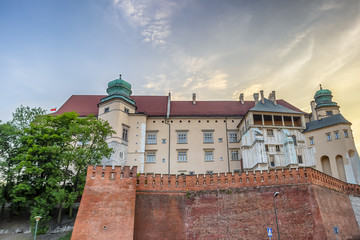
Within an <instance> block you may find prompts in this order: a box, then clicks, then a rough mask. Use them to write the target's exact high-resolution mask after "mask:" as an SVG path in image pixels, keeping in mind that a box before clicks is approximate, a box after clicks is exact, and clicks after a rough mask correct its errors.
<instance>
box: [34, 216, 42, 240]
mask: <svg viewBox="0 0 360 240" xmlns="http://www.w3.org/2000/svg"><path fill="white" fill-rule="evenodd" d="M34 218H35V220H36V225H35V234H34V240H36V231H37V226H38V222H39V220H40V218H41V216H36V217H34Z"/></svg>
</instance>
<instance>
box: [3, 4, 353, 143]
mask: <svg viewBox="0 0 360 240" xmlns="http://www.w3.org/2000/svg"><path fill="white" fill-rule="evenodd" d="M119 74H122V76H123V79H125V80H126V81H128V82H129V83H130V84H132V90H133V94H134V95H142V94H146V95H150V94H153V95H165V94H167V93H168V92H169V91H170V92H171V93H172V94H173V96H174V99H175V100H184V99H187V100H190V99H191V95H192V93H193V92H194V93H197V96H198V99H199V100H219V99H221V100H231V99H233V100H236V99H238V96H239V94H240V93H244V94H245V100H252V94H253V93H254V92H259V91H260V90H264V91H265V95H266V96H267V95H268V94H269V93H270V92H271V91H272V90H275V91H276V92H277V97H278V98H282V99H285V100H286V101H288V102H290V103H291V104H293V105H295V106H297V107H298V108H300V109H302V110H303V111H306V112H309V111H310V105H309V103H310V101H311V100H313V96H314V94H315V92H316V91H317V90H318V89H319V84H322V86H323V87H324V88H326V89H330V90H331V91H332V92H333V96H334V99H333V100H334V101H335V102H337V103H338V104H339V105H340V106H341V108H340V110H341V113H342V114H343V115H344V116H345V117H346V119H347V120H349V121H350V122H352V123H353V125H352V129H353V131H354V134H355V140H356V142H357V148H358V149H359V148H360V108H359V104H360V93H359V92H360V79H359V78H360V1H358V0H353V1H351V0H347V1H288V0H282V1H270V0H266V1H251V0H248V1H245V0H233V1H230V0H221V1H220V0H217V1H216V0H194V1H190V0H181V1H180V0H178V1H170V0H139V1H131V0H123V1H122V0H76V1H73V0H51V1H48V0H42V1H40V0H32V1H28V0H17V1H14V0H0V81H1V88H0V97H1V101H0V109H1V111H0V119H1V120H2V121H3V122H5V121H8V120H10V119H11V117H12V116H11V113H12V112H13V111H14V110H15V108H16V107H19V106H20V105H21V104H22V105H25V106H31V107H42V108H45V109H48V110H49V109H50V108H53V107H60V106H61V105H62V104H63V103H64V102H65V101H66V100H67V99H68V98H69V97H70V96H71V95H72V94H106V92H105V91H106V87H107V83H108V82H109V81H111V80H113V79H115V78H117V77H118V75H119Z"/></svg>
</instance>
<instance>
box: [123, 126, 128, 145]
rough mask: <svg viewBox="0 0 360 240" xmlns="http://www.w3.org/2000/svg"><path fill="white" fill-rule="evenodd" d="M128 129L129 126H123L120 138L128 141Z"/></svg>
mask: <svg viewBox="0 0 360 240" xmlns="http://www.w3.org/2000/svg"><path fill="white" fill-rule="evenodd" d="M128 131H129V128H128V127H125V126H123V131H122V139H123V140H124V141H128Z"/></svg>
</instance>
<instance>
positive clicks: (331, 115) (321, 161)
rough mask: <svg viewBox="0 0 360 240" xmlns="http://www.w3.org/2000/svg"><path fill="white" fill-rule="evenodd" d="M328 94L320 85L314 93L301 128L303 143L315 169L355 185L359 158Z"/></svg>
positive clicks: (347, 130)
mask: <svg viewBox="0 0 360 240" xmlns="http://www.w3.org/2000/svg"><path fill="white" fill-rule="evenodd" d="M332 97H333V96H332V93H331V91H330V90H328V89H322V87H321V86H320V90H318V91H317V92H316V93H315V96H314V99H315V101H312V102H311V113H310V114H308V115H307V116H306V121H307V123H306V129H305V130H304V131H303V134H304V136H305V139H306V142H307V143H306V144H307V146H310V147H313V148H314V155H315V159H316V169H318V170H319V171H322V172H324V173H326V174H327V175H330V176H333V177H336V178H338V179H340V180H342V181H344V182H349V183H356V184H359V183H360V182H359V176H360V172H359V171H360V159H359V155H358V153H357V151H356V147H355V142H354V137H353V135H352V130H351V123H350V122H349V121H348V120H346V119H345V118H344V117H343V116H342V115H341V113H340V109H339V108H340V107H339V106H338V105H337V103H336V102H333V101H332Z"/></svg>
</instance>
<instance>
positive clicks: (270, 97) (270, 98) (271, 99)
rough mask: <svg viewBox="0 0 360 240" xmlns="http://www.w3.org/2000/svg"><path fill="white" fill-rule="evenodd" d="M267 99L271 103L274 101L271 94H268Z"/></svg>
mask: <svg viewBox="0 0 360 240" xmlns="http://www.w3.org/2000/svg"><path fill="white" fill-rule="evenodd" d="M268 99H269V100H270V101H272V102H273V101H274V98H273V93H270V94H269V96H268Z"/></svg>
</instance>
